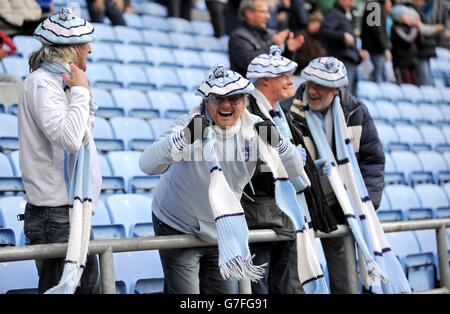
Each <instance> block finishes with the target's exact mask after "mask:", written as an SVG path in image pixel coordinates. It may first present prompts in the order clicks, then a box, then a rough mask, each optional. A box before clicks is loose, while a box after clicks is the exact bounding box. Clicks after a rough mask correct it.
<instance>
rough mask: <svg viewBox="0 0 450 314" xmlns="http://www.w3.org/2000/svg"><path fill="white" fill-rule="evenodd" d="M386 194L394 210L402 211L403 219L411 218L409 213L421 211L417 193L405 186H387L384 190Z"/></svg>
mask: <svg viewBox="0 0 450 314" xmlns="http://www.w3.org/2000/svg"><path fill="white" fill-rule="evenodd" d="M384 193H385V194H386V196H387V197H388V198H389V202H390V204H391V209H392V210H401V211H402V212H403V217H405V218H406V217H409V212H410V211H411V210H413V211H420V210H421V209H422V205H421V202H420V199H419V197H418V195H417V193H416V191H415V190H414V189H413V188H412V187H410V186H408V185H403V184H392V185H387V186H386V187H385V188H384Z"/></svg>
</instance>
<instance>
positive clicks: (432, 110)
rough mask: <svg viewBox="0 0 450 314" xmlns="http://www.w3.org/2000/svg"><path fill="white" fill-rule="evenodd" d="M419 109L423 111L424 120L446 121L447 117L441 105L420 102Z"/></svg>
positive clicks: (433, 121)
mask: <svg viewBox="0 0 450 314" xmlns="http://www.w3.org/2000/svg"><path fill="white" fill-rule="evenodd" d="M419 110H420V112H421V113H422V116H423V118H424V120H426V121H430V122H432V123H438V122H443V121H445V117H444V115H443V113H442V111H441V108H440V107H439V106H436V105H433V104H425V103H420V104H419Z"/></svg>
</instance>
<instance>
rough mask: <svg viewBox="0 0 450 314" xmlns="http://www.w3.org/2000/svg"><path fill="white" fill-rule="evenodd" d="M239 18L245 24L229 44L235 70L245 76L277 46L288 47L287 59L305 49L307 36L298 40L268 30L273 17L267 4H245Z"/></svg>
mask: <svg viewBox="0 0 450 314" xmlns="http://www.w3.org/2000/svg"><path fill="white" fill-rule="evenodd" d="M239 17H240V18H241V19H242V20H244V24H243V25H242V26H241V27H239V28H237V29H236V30H234V31H233V33H232V34H231V35H230V39H229V41H228V53H229V56H230V68H231V70H233V71H235V72H238V73H239V74H241V75H243V76H245V75H246V73H247V66H248V65H249V63H250V61H252V60H253V58H254V57H256V56H258V55H260V54H263V53H268V52H269V47H270V46H271V45H273V44H277V45H278V46H283V45H284V46H285V49H284V55H285V56H286V57H287V58H290V59H291V58H292V57H291V56H290V55H291V54H292V53H293V52H294V51H296V50H297V49H298V48H300V47H301V45H302V44H303V36H300V35H299V36H297V37H295V38H294V33H292V32H290V31H289V30H288V29H285V30H283V31H281V32H279V33H275V31H274V30H271V29H268V28H267V20H268V19H269V17H270V14H269V9H268V3H267V1H266V0H243V1H242V2H241V5H240V7H239Z"/></svg>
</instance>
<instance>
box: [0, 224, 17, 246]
mask: <svg viewBox="0 0 450 314" xmlns="http://www.w3.org/2000/svg"><path fill="white" fill-rule="evenodd" d="M15 245H16V236H15V234H14V230H12V229H10V228H0V248H2V247H5V246H15Z"/></svg>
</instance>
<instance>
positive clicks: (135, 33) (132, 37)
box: [114, 25, 145, 45]
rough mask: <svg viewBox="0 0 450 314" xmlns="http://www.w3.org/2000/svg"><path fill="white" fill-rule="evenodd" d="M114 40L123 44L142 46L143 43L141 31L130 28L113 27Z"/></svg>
mask: <svg viewBox="0 0 450 314" xmlns="http://www.w3.org/2000/svg"><path fill="white" fill-rule="evenodd" d="M114 32H115V33H116V38H117V39H118V40H119V41H120V42H122V43H124V44H134V45H142V44H144V43H145V41H144V38H143V37H142V34H141V31H140V30H138V29H135V28H132V27H128V26H122V25H116V26H114Z"/></svg>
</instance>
